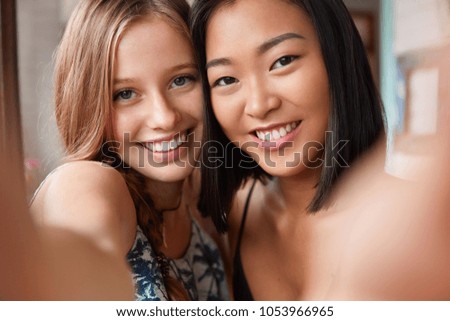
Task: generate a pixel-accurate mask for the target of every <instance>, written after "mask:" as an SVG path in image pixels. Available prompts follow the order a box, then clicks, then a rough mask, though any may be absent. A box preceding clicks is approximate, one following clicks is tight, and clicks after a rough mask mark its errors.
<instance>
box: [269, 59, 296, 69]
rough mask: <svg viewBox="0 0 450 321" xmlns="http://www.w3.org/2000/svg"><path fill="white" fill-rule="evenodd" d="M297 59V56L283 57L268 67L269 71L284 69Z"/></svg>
mask: <svg viewBox="0 0 450 321" xmlns="http://www.w3.org/2000/svg"><path fill="white" fill-rule="evenodd" d="M296 59H298V56H284V57H281V58H280V59H278V60H277V61H275V63H274V64H273V65H272V67H270V70H273V69H278V68H282V67H285V66H287V65H289V64H291V63H292V62H293V61H294V60H296Z"/></svg>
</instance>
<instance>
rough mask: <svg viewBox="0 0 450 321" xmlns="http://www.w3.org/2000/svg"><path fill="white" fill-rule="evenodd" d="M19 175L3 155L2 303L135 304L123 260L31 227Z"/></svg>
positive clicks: (53, 230)
mask: <svg viewBox="0 0 450 321" xmlns="http://www.w3.org/2000/svg"><path fill="white" fill-rule="evenodd" d="M21 175H23V173H22V168H21V166H16V164H10V163H9V162H8V160H7V159H6V157H5V155H4V154H3V155H0V177H1V179H0V195H1V199H0V213H1V215H0V257H1V261H2V264H1V265H0V284H1V286H0V298H1V299H2V300H132V299H133V294H134V289H133V284H132V280H131V275H130V272H129V269H128V266H127V264H126V262H125V260H124V259H123V258H120V257H118V256H117V255H116V254H115V253H113V252H112V251H107V250H104V249H101V247H99V246H97V245H96V244H94V243H93V242H92V241H91V240H90V239H89V238H88V237H85V236H83V235H81V234H79V233H76V232H75V231H68V230H67V229H65V228H63V227H59V226H51V225H50V226H47V225H43V226H37V225H36V224H34V223H33V221H32V219H31V216H30V215H29V212H28V209H27V206H26V203H25V192H24V186H23V184H22V182H21V180H20V179H18V178H19V177H21Z"/></svg>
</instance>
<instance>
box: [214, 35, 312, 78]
mask: <svg viewBox="0 0 450 321" xmlns="http://www.w3.org/2000/svg"><path fill="white" fill-rule="evenodd" d="M289 39H303V40H304V39H305V37H304V36H302V35H300V34H298V33H294V32H288V33H284V34H282V35H279V36H276V37H274V38H271V39H269V40H267V41H265V42H264V43H263V44H262V45H260V46H259V47H258V48H257V52H258V54H263V53H265V52H267V51H269V50H270V49H272V48H273V47H275V46H276V45H278V44H280V43H282V42H283V41H286V40H289ZM229 65H231V59H230V58H218V59H213V60H211V61H209V62H208V63H207V64H206V65H205V68H206V69H208V68H211V67H216V66H229Z"/></svg>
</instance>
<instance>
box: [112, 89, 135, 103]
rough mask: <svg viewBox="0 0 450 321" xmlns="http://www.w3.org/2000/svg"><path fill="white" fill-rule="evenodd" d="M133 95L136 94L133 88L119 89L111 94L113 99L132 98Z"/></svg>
mask: <svg viewBox="0 0 450 321" xmlns="http://www.w3.org/2000/svg"><path fill="white" fill-rule="evenodd" d="M135 95H136V93H135V92H134V90H131V89H124V90H120V91H118V92H116V93H115V94H114V96H113V100H114V101H117V100H130V99H132V98H134V96H135Z"/></svg>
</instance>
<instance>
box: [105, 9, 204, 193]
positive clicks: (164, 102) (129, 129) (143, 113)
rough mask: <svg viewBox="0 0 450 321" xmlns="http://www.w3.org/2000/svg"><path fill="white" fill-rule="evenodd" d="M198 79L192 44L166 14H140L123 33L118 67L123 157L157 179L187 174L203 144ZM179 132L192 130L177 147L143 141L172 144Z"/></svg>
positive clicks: (117, 123)
mask: <svg viewBox="0 0 450 321" xmlns="http://www.w3.org/2000/svg"><path fill="white" fill-rule="evenodd" d="M148 30H154V32H148ZM161 57H164V59H162V58H161ZM197 79H198V71H197V67H196V64H195V60H194V54H193V52H192V48H191V44H190V43H189V41H188V39H186V37H185V36H184V35H183V34H181V33H180V32H178V31H177V30H175V29H174V28H173V27H172V26H171V25H170V24H168V22H167V21H166V20H164V19H161V18H155V17H151V18H146V19H145V20H141V21H140V22H138V23H134V24H133V26H132V27H131V28H130V29H129V30H128V31H127V33H126V34H125V35H124V37H123V38H122V39H121V41H120V44H119V46H118V50H117V63H116V65H115V73H114V89H113V90H114V120H113V127H114V138H115V140H117V141H119V142H121V143H122V144H121V148H120V150H119V154H120V156H121V158H122V159H125V160H126V162H127V163H128V164H129V165H130V166H131V167H132V168H133V169H135V170H137V171H139V172H140V173H141V174H143V175H145V176H146V177H148V179H149V182H151V183H152V184H153V185H154V184H158V182H159V181H167V182H171V181H180V180H183V179H184V178H185V177H186V176H187V174H190V172H191V171H192V165H193V164H194V163H195V158H196V157H197V156H198V153H199V150H200V149H199V146H197V147H196V148H194V141H196V142H197V144H198V143H199V142H200V139H201V131H202V126H201V124H202V122H201V119H202V111H201V108H200V107H199V106H201V104H202V103H201V97H202V96H201V95H202V93H201V86H200V83H199V81H197ZM180 134H185V136H187V134H190V135H189V136H188V137H187V138H185V139H184V141H185V143H184V144H183V145H182V146H181V148H179V149H177V150H176V153H175V150H174V152H166V153H163V152H156V151H154V152H151V151H150V150H149V149H147V148H144V147H143V146H142V144H143V143H159V144H163V145H164V144H166V145H167V144H169V143H170V141H171V139H172V138H173V137H178V136H179V135H180ZM126 135H128V140H127V137H126ZM140 143H141V144H140ZM153 148H156V147H153Z"/></svg>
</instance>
